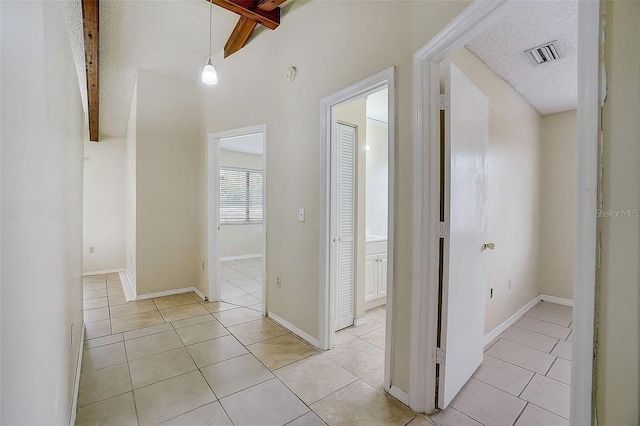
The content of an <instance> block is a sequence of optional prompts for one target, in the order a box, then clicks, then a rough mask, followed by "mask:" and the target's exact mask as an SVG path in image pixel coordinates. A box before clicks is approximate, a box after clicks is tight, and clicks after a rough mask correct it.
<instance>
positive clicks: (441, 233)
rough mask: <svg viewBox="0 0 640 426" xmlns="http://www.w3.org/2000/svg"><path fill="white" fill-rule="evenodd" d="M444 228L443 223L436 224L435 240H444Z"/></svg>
mask: <svg viewBox="0 0 640 426" xmlns="http://www.w3.org/2000/svg"><path fill="white" fill-rule="evenodd" d="M445 233H446V228H445V226H444V222H438V224H437V225H436V238H444V237H446V235H445Z"/></svg>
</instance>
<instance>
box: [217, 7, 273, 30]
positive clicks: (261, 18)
mask: <svg viewBox="0 0 640 426" xmlns="http://www.w3.org/2000/svg"><path fill="white" fill-rule="evenodd" d="M207 1H211V2H212V3H213V4H215V5H217V6H220V7H222V8H224V9H227V10H229V11H231V12H234V13H237V14H238V15H240V16H243V17H245V18H248V19H251V20H252V21H255V22H257V23H258V24H260V25H263V26H265V27H267V28H269V29H271V30H275V29H276V28H278V25H280V8H275V9H272V10H263V9H258V6H257V2H256V1H254V0H207Z"/></svg>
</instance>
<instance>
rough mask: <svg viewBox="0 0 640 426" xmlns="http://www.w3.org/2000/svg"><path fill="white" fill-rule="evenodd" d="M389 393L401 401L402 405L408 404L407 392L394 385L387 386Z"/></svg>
mask: <svg viewBox="0 0 640 426" xmlns="http://www.w3.org/2000/svg"><path fill="white" fill-rule="evenodd" d="M389 395H391V396H392V397H394V398H395V399H397V400H398V401H400V402H402V403H403V404H404V405H409V394H408V393H406V392H405V391H403V390H402V389H400V388H399V387H396V386H391V387H390V388H389Z"/></svg>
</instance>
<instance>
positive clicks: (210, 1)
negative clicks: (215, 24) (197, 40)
mask: <svg viewBox="0 0 640 426" xmlns="http://www.w3.org/2000/svg"><path fill="white" fill-rule="evenodd" d="M212 10H213V0H209V60H211V35H212V34H211V31H212V29H211V27H212V24H211V22H212V21H213V18H212V15H211V13H212Z"/></svg>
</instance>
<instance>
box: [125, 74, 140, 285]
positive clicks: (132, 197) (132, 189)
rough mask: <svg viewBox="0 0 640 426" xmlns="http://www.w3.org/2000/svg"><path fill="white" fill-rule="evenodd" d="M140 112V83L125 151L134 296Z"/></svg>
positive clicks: (127, 250) (129, 272) (127, 248)
mask: <svg viewBox="0 0 640 426" xmlns="http://www.w3.org/2000/svg"><path fill="white" fill-rule="evenodd" d="M137 112H138V83H137V80H136V84H135V86H134V88H133V97H132V99H131V110H130V111H129V122H128V124H127V145H126V149H125V188H124V192H125V194H124V195H125V220H124V222H125V265H126V268H125V271H126V273H127V278H128V279H129V283H130V284H131V287H132V288H131V290H132V292H133V294H134V295H135V294H137V288H136V259H137V257H136V193H137V191H136V188H137V180H136V128H137V120H136V118H137Z"/></svg>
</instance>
